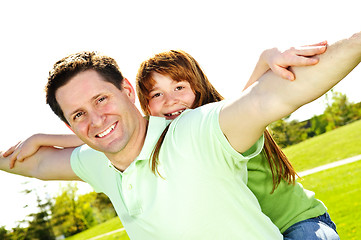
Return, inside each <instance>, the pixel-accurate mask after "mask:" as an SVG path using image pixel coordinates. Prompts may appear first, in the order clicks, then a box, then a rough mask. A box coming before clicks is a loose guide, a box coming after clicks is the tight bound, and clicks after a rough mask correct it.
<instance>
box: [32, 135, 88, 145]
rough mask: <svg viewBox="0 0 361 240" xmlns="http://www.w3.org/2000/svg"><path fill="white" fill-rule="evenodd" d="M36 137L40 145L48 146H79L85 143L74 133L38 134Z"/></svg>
mask: <svg viewBox="0 0 361 240" xmlns="http://www.w3.org/2000/svg"><path fill="white" fill-rule="evenodd" d="M33 137H35V138H36V139H37V140H36V141H37V143H38V146H39V147H40V146H48V147H53V146H57V147H63V148H68V147H78V146H80V145H83V144H84V142H83V141H82V140H80V139H79V138H78V137H77V136H76V135H74V134H41V133H39V134H36V135H34V136H33Z"/></svg>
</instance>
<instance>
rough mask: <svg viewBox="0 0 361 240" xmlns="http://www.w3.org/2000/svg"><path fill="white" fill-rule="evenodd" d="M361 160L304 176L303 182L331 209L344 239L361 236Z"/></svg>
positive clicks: (359, 237)
mask: <svg viewBox="0 0 361 240" xmlns="http://www.w3.org/2000/svg"><path fill="white" fill-rule="evenodd" d="M360 176H361V161H357V162H354V163H350V164H346V165H343V166H340V167H337V168H332V169H329V170H325V171H322V172H318V173H316V174H312V175H309V176H305V177H304V178H303V181H301V183H302V185H303V186H304V187H305V188H306V189H309V190H311V191H314V192H315V193H316V198H318V199H320V200H321V201H322V202H323V203H324V204H325V205H326V206H327V208H328V212H329V214H330V215H331V218H332V220H333V221H334V222H335V223H336V226H337V231H338V233H339V235H340V238H341V239H355V240H356V239H361V231H360V229H361V223H360V218H361V202H360V199H361V188H360V185H361V178H360Z"/></svg>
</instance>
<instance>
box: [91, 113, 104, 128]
mask: <svg viewBox="0 0 361 240" xmlns="http://www.w3.org/2000/svg"><path fill="white" fill-rule="evenodd" d="M103 120H104V115H103V114H101V113H99V112H97V111H93V112H92V113H91V117H90V121H91V122H90V124H91V126H92V127H98V126H101V125H102V124H103Z"/></svg>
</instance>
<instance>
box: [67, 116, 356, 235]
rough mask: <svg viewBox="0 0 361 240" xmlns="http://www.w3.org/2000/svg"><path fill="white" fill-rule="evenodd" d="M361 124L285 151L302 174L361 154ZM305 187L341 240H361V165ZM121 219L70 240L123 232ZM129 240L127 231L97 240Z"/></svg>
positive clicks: (310, 179) (306, 181) (307, 180)
mask: <svg viewBox="0 0 361 240" xmlns="http://www.w3.org/2000/svg"><path fill="white" fill-rule="evenodd" d="M360 133H361V121H357V122H354V123H352V124H349V125H347V126H344V127H341V128H338V129H336V130H333V131H331V132H328V133H325V134H323V135H320V136H317V137H314V138H312V139H309V140H306V141H304V142H302V143H299V144H297V145H294V146H291V147H289V148H286V149H284V151H285V153H286V155H287V156H288V157H289V159H290V160H291V162H292V163H293V165H294V166H295V168H296V170H297V171H298V172H301V171H304V170H307V169H311V168H314V167H317V166H320V165H324V164H327V163H330V162H334V161H338V160H341V159H344V158H348V157H352V156H355V155H359V154H361V134H360ZM301 183H302V184H303V185H304V187H305V188H307V189H309V190H311V191H314V192H315V193H316V197H317V198H318V199H320V200H321V201H322V202H324V203H325V205H326V206H327V207H328V212H329V213H330V215H331V218H332V220H333V221H334V222H335V223H336V225H337V230H338V233H339V234H340V237H341V239H351V240H352V239H355V240H356V239H361V222H360V220H359V219H360V218H361V200H360V199H361V161H358V162H355V163H351V164H347V165H343V166H340V167H337V168H333V169H329V170H325V171H321V172H318V173H315V174H312V175H309V176H305V177H303V180H302V181H301ZM122 227H123V226H122V224H121V223H120V220H119V219H118V218H114V219H112V220H110V221H108V222H106V223H103V224H100V225H98V226H96V227H94V228H92V229H89V230H87V231H85V232H82V233H80V234H77V235H75V236H73V237H71V238H67V240H84V239H90V238H92V237H95V236H98V235H100V234H103V233H106V232H110V231H113V230H116V229H119V228H122ZM98 239H99V240H115V239H117V240H128V239H129V237H128V236H127V235H126V233H125V231H122V232H118V233H115V234H112V235H110V236H104V237H102V238H97V240H98Z"/></svg>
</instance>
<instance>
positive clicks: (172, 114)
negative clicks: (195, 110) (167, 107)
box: [166, 110, 184, 116]
mask: <svg viewBox="0 0 361 240" xmlns="http://www.w3.org/2000/svg"><path fill="white" fill-rule="evenodd" d="M183 111H184V110H180V111H178V112H174V113H170V114H166V115H168V116H174V115H178V114H181V113H182V112H183Z"/></svg>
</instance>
